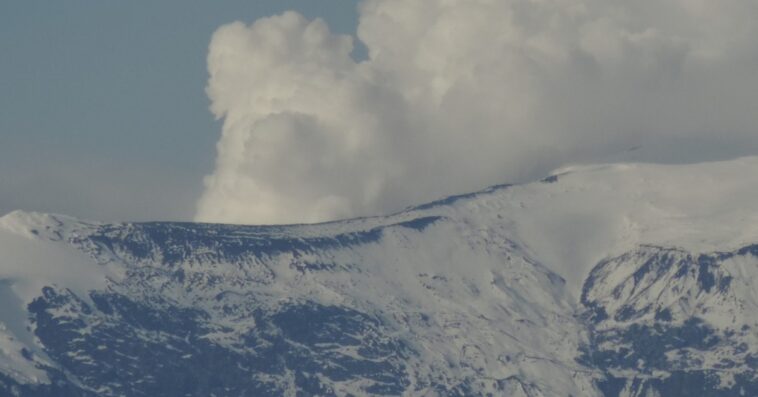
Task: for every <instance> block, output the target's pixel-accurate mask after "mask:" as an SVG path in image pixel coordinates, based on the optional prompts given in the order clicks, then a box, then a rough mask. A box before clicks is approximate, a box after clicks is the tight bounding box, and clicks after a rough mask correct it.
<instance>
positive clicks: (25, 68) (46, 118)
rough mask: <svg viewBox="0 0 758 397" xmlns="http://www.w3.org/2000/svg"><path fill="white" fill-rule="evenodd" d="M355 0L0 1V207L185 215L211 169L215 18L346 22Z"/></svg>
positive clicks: (121, 215) (343, 25) (111, 215)
mask: <svg viewBox="0 0 758 397" xmlns="http://www.w3.org/2000/svg"><path fill="white" fill-rule="evenodd" d="M355 8H356V2H355V1H351V0H321V1H309V0H301V1H287V0H253V1H250V0H248V1H241V0H240V1H195V0H189V1H187V0H182V1H159V2H154V1H122V2H116V1H80V0H79V1H65V2H58V1H54V2H48V1H16V0H8V1H3V2H2V3H1V4H0V54H2V56H0V72H1V73H0V214H2V213H6V212H8V211H11V210H14V209H25V210H36V211H45V212H57V213H65V214H70V215H74V216H82V217H88V218H94V219H102V220H120V219H135V220H139V219H190V218H191V217H192V215H193V212H194V204H195V200H196V199H197V197H198V196H199V195H200V193H201V191H202V178H203V176H204V175H206V174H209V173H210V172H211V171H212V169H213V162H214V157H215V143H216V141H217V140H218V136H219V133H220V123H219V122H216V121H214V119H213V116H212V115H211V113H210V112H209V111H208V105H209V101H208V98H207V96H206V94H205V91H204V89H205V85H206V81H207V77H208V72H207V70H206V56H207V50H208V43H209V41H210V38H211V35H212V33H213V32H214V30H216V28H218V27H219V26H220V25H222V24H225V23H229V22H232V21H235V20H240V21H243V22H245V23H250V22H252V21H253V20H255V19H258V18H261V17H265V16H269V15H273V14H277V13H281V12H282V11H284V10H287V9H297V10H298V11H299V12H301V13H303V14H304V15H305V16H307V17H310V18H312V17H322V18H324V19H325V20H326V21H328V23H329V25H330V27H331V28H332V30H333V31H335V32H341V33H351V32H354V31H355V24H356V11H355Z"/></svg>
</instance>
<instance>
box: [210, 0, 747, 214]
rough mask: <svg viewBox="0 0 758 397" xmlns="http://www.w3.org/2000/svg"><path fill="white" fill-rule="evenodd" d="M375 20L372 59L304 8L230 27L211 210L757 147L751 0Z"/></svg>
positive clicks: (419, 192) (360, 197)
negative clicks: (355, 53) (358, 57)
mask: <svg viewBox="0 0 758 397" xmlns="http://www.w3.org/2000/svg"><path fill="white" fill-rule="evenodd" d="M359 16H360V18H359V26H358V31H357V38H358V39H359V40H360V41H361V42H362V43H363V44H364V45H365V46H366V48H367V50H368V58H367V59H366V60H363V61H359V62H357V61H355V60H354V59H353V58H352V57H351V52H352V49H353V46H354V44H355V43H354V39H353V38H352V37H350V36H344V35H336V34H333V33H331V32H330V31H329V28H328V26H327V25H326V24H325V23H324V22H323V21H322V20H320V19H315V20H307V19H305V18H304V17H302V16H301V15H299V14H298V13H295V12H287V13H284V14H282V15H277V16H272V17H269V18H264V19H260V20H257V21H255V22H254V23H252V24H251V25H245V24H243V23H240V22H235V23H232V24H229V25H225V26H222V27H220V28H219V29H218V30H217V31H216V32H215V34H214V35H213V38H212V40H211V44H210V49H209V55H208V70H209V73H210V78H209V81H208V86H207V92H208V96H209V98H210V99H211V103H212V104H211V111H212V112H213V114H214V115H215V116H216V117H218V118H223V120H224V126H223V131H222V134H221V138H220V140H219V142H218V145H217V161H216V167H215V170H214V172H213V173H212V174H211V175H209V176H207V177H206V179H205V191H204V193H203V194H202V196H201V197H200V199H199V200H198V203H197V212H196V216H195V218H196V220H198V221H214V222H229V223H258V224H272V223H297V222H317V221H324V220H331V219H337V218H344V217H350V216H357V215H367V214H378V213H383V212H389V211H395V210H398V209H401V208H403V207H405V206H408V205H412V204H416V203H420V202H423V201H428V200H432V199H435V198H438V197H440V196H444V195H448V194H454V193H461V192H466V191H471V190H474V189H478V188H481V187H484V186H487V185H491V184H496V183H502V182H518V181H526V180H532V179H538V178H540V177H542V176H544V175H545V174H547V173H549V172H550V171H551V170H552V169H555V168H557V167H560V166H562V165H566V164H568V163H583V162H597V161H602V162H606V161H620V160H628V159H629V158H630V156H632V157H633V156H638V157H639V158H638V160H644V161H656V162H697V161H705V160H712V159H714V158H718V157H728V156H737V155H742V154H754V153H758V127H756V126H758V108H756V106H757V104H758V46H756V45H755V44H754V43H755V41H754V38H755V37H758V3H755V2H754V1H753V0H725V1H722V2H718V3H714V2H707V1H701V0H657V1H653V0H642V1H638V2H628V1H620V0H619V1H616V0H612V1H608V0H605V1H599V0H565V1H557V0H553V1H551V0H532V1H522V0H498V1H485V0H465V1H464V0H458V1H456V0H447V1H442V0H435V1H433V0H423V1H421V0H420V1H413V2H409V1H404V0H368V1H364V2H363V3H362V4H361V6H360V8H359ZM633 147H640V149H639V150H637V151H635V153H637V154H634V155H629V154H628V153H627V152H626V151H627V149H629V148H633Z"/></svg>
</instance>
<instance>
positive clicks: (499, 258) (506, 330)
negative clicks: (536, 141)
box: [0, 158, 758, 396]
mask: <svg viewBox="0 0 758 397" xmlns="http://www.w3.org/2000/svg"><path fill="white" fill-rule="evenodd" d="M751 170H752V171H753V172H751ZM755 171H758V159H756V158H744V159H738V160H733V161H729V162H721V163H706V164H696V165H684V166H661V165H613V166H592V167H577V168H573V169H567V170H562V171H559V172H557V173H556V175H554V176H551V177H549V178H546V179H545V180H543V181H540V182H535V183H532V184H526V185H518V186H507V185H503V186H497V187H493V188H490V189H487V190H485V191H482V192H478V193H474V194H469V195H463V196H457V197H451V198H448V199H445V200H440V201H438V202H434V203H430V204H427V205H423V206H419V207H415V208H410V209H408V210H406V211H402V212H400V213H397V214H394V215H390V216H386V217H373V218H362V219H355V220H347V221H340V222H331V223H326V224H318V225H292V226H239V225H213V224H192V223H161V222H156V223H125V224H100V223H91V222H83V221H79V220H75V219H72V218H67V217H62V216H57V215H43V214H34V213H23V212H15V213H11V214H8V215H6V216H5V217H3V218H0V297H2V298H3V301H4V302H5V301H7V302H14V303H13V304H11V305H6V306H5V307H4V308H3V309H0V322H2V324H3V328H2V329H0V394H1V395H5V394H8V395H21V396H36V395H62V396H89V395H106V396H107V395H113V396H116V395H152V396H161V395H166V396H185V395H197V396H206V395H216V396H227V395H228V396H240V395H366V394H371V395H401V394H403V395H444V396H448V395H450V396H452V395H461V396H463V395H486V394H488V393H489V394H491V395H514V396H568V395H573V396H590V395H606V396H653V395H666V396H676V395H693V394H694V395H735V393H740V392H743V393H746V394H745V395H752V394H758V380H756V379H755V373H756V366H757V365H758V340H756V338H757V336H756V335H758V334H756V331H755V330H756V329H758V328H757V327H758V324H756V323H755V320H753V319H754V318H756V317H757V316H755V314H758V304H756V302H758V287H756V283H755V280H756V278H755V277H756V275H758V270H757V269H758V258H757V257H756V256H757V255H758V250H756V249H755V245H754V244H756V243H758V223H756V222H754V221H755V220H756V218H757V217H758V200H755V199H754V198H755V197H756V194H757V193H758V172H755ZM656 393H657V394H656Z"/></svg>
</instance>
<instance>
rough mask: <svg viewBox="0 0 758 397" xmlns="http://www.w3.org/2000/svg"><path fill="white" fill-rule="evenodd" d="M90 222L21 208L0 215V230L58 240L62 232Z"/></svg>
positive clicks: (29, 236) (30, 236)
mask: <svg viewBox="0 0 758 397" xmlns="http://www.w3.org/2000/svg"><path fill="white" fill-rule="evenodd" d="M91 224H92V223H91V222H84V221H82V220H79V219H77V218H74V217H71V216H67V215H59V214H48V213H42V212H34V211H22V210H16V211H12V212H9V213H7V214H5V215H3V216H2V217H0V230H6V231H9V232H12V233H15V234H18V235H21V236H25V237H28V238H38V237H46V238H48V239H51V240H60V239H61V237H62V234H63V233H66V232H70V231H72V230H74V229H76V228H80V227H82V226H83V225H91Z"/></svg>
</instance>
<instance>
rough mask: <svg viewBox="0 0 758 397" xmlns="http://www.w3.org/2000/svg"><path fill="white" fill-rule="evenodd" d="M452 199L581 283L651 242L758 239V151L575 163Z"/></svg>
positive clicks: (720, 243) (705, 247) (700, 244)
mask: <svg viewBox="0 0 758 397" xmlns="http://www.w3.org/2000/svg"><path fill="white" fill-rule="evenodd" d="M553 175H554V176H553V177H550V178H546V179H545V180H543V181H540V182H534V183H528V184H523V185H516V186H511V187H509V188H507V189H499V190H496V191H494V192H493V193H491V194H488V195H480V196H476V197H474V198H472V199H467V200H462V201H460V202H457V203H455V204H454V205H453V207H454V209H455V211H456V212H458V213H459V214H460V216H462V217H464V218H467V219H469V221H470V222H472V223H476V224H480V225H482V227H483V228H492V226H493V224H500V225H501V227H503V228H505V229H506V230H507V233H509V234H510V237H511V238H513V239H515V240H516V241H519V242H520V243H522V244H523V245H524V246H526V247H527V249H528V250H529V251H530V252H531V253H532V255H534V256H535V257H536V258H537V259H539V260H540V261H541V262H542V263H544V264H545V265H547V266H548V267H550V268H551V269H552V270H553V271H555V272H556V273H558V274H560V275H562V276H563V277H564V278H566V279H567V280H568V282H569V286H570V289H571V290H572V292H573V293H577V292H578V291H579V288H580V286H581V282H582V280H584V278H585V277H586V275H587V274H588V272H589V270H590V268H591V267H592V266H593V265H594V264H596V263H598V262H599V261H600V260H602V259H604V258H607V257H610V256H615V255H618V254H620V253H623V252H626V251H628V250H630V249H632V248H633V247H636V246H639V245H644V244H655V245H662V246H671V247H678V248H682V249H684V250H687V251H690V252H694V253H699V252H713V251H728V250H733V249H736V248H739V247H741V246H744V245H746V244H749V243H753V242H755V241H758V200H756V198H758V157H746V158H739V159H735V160H730V161H722V162H709V163H700V164H686V165H661V164H613V165H594V166H575V167H568V168H564V169H561V170H558V171H556V172H555V173H554V174H553Z"/></svg>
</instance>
